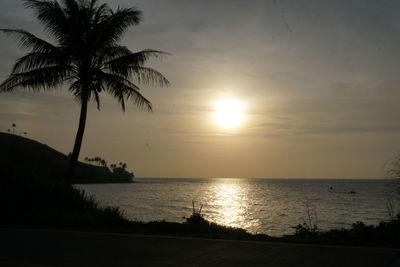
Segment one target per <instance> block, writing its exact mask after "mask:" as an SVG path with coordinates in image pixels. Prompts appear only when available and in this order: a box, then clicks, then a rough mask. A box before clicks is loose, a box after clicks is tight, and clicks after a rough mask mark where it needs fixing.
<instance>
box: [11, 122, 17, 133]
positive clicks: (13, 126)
mask: <svg viewBox="0 0 400 267" xmlns="http://www.w3.org/2000/svg"><path fill="white" fill-rule="evenodd" d="M11 127H12V129H13V133H15V127H17V125H16V124H15V123H13V124H11Z"/></svg>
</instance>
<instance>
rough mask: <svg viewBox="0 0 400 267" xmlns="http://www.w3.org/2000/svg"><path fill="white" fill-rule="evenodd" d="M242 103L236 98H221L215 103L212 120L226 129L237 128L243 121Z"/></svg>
mask: <svg viewBox="0 0 400 267" xmlns="http://www.w3.org/2000/svg"><path fill="white" fill-rule="evenodd" d="M243 119H244V115H243V103H242V102H241V101H239V100H236V99H221V100H219V101H217V102H216V103H215V111H214V122H215V123H216V124H217V125H218V126H220V127H222V128H226V129H232V128H237V127H238V126H240V125H241V124H242V122H243Z"/></svg>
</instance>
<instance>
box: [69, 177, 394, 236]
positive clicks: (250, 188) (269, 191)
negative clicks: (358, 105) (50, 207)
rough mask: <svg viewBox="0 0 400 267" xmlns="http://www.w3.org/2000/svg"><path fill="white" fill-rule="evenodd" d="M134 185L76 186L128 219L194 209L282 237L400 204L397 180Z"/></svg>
mask: <svg viewBox="0 0 400 267" xmlns="http://www.w3.org/2000/svg"><path fill="white" fill-rule="evenodd" d="M135 181H136V182H135V183H132V184H87V185H77V187H79V188H81V189H84V190H85V192H87V193H88V194H89V195H92V196H94V198H95V199H97V200H98V201H99V202H100V204H102V205H112V206H117V207H120V208H121V209H122V210H123V211H124V215H125V216H126V217H127V218H129V219H132V220H140V221H154V220H166V221H171V222H183V221H184V219H185V217H189V216H190V214H191V213H192V210H193V207H192V201H194V203H195V209H196V210H198V209H199V208H200V207H202V210H201V213H202V215H203V216H204V217H205V218H207V219H208V220H210V221H212V222H215V223H219V224H223V225H228V226H233V227H240V228H244V229H246V230H248V231H249V232H251V233H263V234H268V235H272V236H281V235H284V234H290V233H293V232H294V229H293V227H294V226H296V225H298V224H303V223H308V224H312V225H314V224H315V225H316V226H317V227H318V228H319V229H322V230H327V229H333V228H348V227H350V226H351V224H352V223H355V222H357V221H363V222H364V223H367V224H376V223H378V222H379V221H382V220H387V219H388V218H389V212H388V203H391V205H392V206H393V209H394V211H395V212H398V211H399V208H400V180H399V179H379V180H378V179H374V180H373V179H368V180H367V179H363V180H359V179H357V180H356V179H351V180H350V179H242V178H213V179H194V178H193V179H182V178H179V179H178V178H138V179H135Z"/></svg>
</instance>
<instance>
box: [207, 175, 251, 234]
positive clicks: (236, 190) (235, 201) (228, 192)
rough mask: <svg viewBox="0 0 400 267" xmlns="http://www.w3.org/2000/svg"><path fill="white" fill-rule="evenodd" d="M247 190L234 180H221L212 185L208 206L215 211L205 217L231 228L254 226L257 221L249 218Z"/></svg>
mask: <svg viewBox="0 0 400 267" xmlns="http://www.w3.org/2000/svg"><path fill="white" fill-rule="evenodd" d="M248 193H249V192H247V188H246V187H243V183H240V182H238V181H235V180H234V179H221V180H220V181H218V182H216V183H213V184H212V186H211V188H210V190H209V194H208V197H209V201H208V205H210V206H211V207H212V208H213V210H214V211H215V212H214V213H213V214H209V216H207V217H208V218H209V219H211V220H212V221H214V222H216V223H218V224H223V225H227V226H232V227H244V228H247V227H246V226H254V225H255V224H258V223H259V222H258V220H257V219H252V218H249V214H248V210H249V199H248Z"/></svg>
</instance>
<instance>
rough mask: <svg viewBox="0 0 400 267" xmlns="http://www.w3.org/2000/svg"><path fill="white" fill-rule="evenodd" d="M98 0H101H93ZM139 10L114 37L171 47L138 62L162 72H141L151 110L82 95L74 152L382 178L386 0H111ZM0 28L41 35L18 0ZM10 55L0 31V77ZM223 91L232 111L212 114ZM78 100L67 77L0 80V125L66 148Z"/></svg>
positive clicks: (138, 162)
mask: <svg viewBox="0 0 400 267" xmlns="http://www.w3.org/2000/svg"><path fill="white" fill-rule="evenodd" d="M103 2H104V1H103ZM107 3H109V5H110V6H112V7H117V6H123V7H132V6H133V7H137V8H139V9H140V10H142V11H143V13H144V14H143V15H144V19H143V21H142V23H141V24H139V25H138V26H135V27H132V28H131V29H130V30H129V31H128V32H127V34H126V35H125V38H124V39H123V40H122V44H124V45H126V46H128V47H129V48H130V49H131V50H133V51H137V50H142V49H146V48H153V49H157V50H162V51H167V52H169V53H171V55H168V56H163V57H162V58H160V59H157V60H152V61H150V62H149V64H148V65H149V66H151V67H154V68H155V69H157V70H159V71H160V72H161V73H163V74H164V75H165V76H166V77H167V78H168V79H169V81H170V82H171V84H170V86H169V87H167V88H159V87H152V86H141V88H142V93H143V94H144V95H145V96H146V97H147V98H148V99H150V100H151V102H152V103H153V106H154V112H152V113H148V112H145V111H143V110H140V109H138V108H137V107H135V105H134V104H133V103H132V104H130V105H127V109H126V112H125V113H123V112H122V111H121V108H120V106H119V105H118V103H117V101H116V100H113V99H112V98H110V97H109V96H107V95H103V97H102V102H101V109H100V111H98V110H97V109H96V105H95V103H91V104H90V109H89V112H88V119H87V126H86V131H85V136H84V140H83V145H82V149H81V159H83V158H84V157H94V156H100V157H102V158H104V159H106V160H107V162H109V163H114V162H120V161H122V162H126V163H127V164H128V169H130V170H132V171H134V172H135V174H136V176H138V177H246V178H383V177H385V176H386V170H387V168H388V167H387V163H388V162H389V161H391V160H393V159H395V158H396V155H399V149H400V120H399V115H400V88H399V85H400V76H399V75H398V72H399V70H400V65H399V62H398V59H399V58H400V49H399V48H400V17H399V16H398V11H399V10H400V2H398V1H385V0H382V1H375V0H341V1H329V0H296V1H295V0H292V1H289V0H262V1H257V0H249V1H240V0H219V1H211V0H204V1H194V0H169V1H164V0H138V1H132V0H113V1H107ZM0 25H1V28H21V29H26V30H29V31H30V32H32V33H34V34H36V35H38V36H40V37H43V38H46V35H45V34H44V33H43V31H42V28H41V25H40V24H39V23H38V22H37V21H36V20H35V18H34V16H33V13H32V12H31V11H29V10H26V9H25V8H24V7H23V5H22V2H21V1H16V0H1V2H0ZM22 55H23V51H21V50H19V49H18V47H17V45H16V43H15V42H14V40H13V39H10V38H9V37H7V36H4V35H2V36H0V62H1V64H0V79H1V80H4V79H5V78H6V77H7V75H8V74H9V73H10V70H11V68H12V65H13V63H14V62H15V60H16V59H17V58H18V57H20V56H22ZM224 99H225V100H226V99H234V100H235V101H238V102H240V103H241V105H242V116H243V120H242V122H241V123H240V124H239V125H238V126H237V127H235V128H224V127H221V125H218V124H217V123H216V122H215V119H214V114H215V109H216V103H218V101H223V100H224ZM79 110H80V109H79V103H77V102H74V98H73V96H72V95H71V94H70V93H69V92H68V90H67V87H66V86H65V87H61V88H57V89H55V90H50V91H47V92H40V93H33V92H29V91H21V90H19V91H15V92H13V93H2V94H0V131H4V132H6V131H7V129H9V128H11V124H12V123H16V125H17V127H16V132H17V133H19V134H21V133H22V132H25V131H26V132H27V137H29V138H32V139H36V140H38V141H40V142H43V143H46V144H47V145H49V146H51V147H53V148H55V149H57V150H59V151H61V152H63V153H68V152H70V151H71V150H72V146H73V142H74V137H75V134H76V130H77V127H78V118H79Z"/></svg>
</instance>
